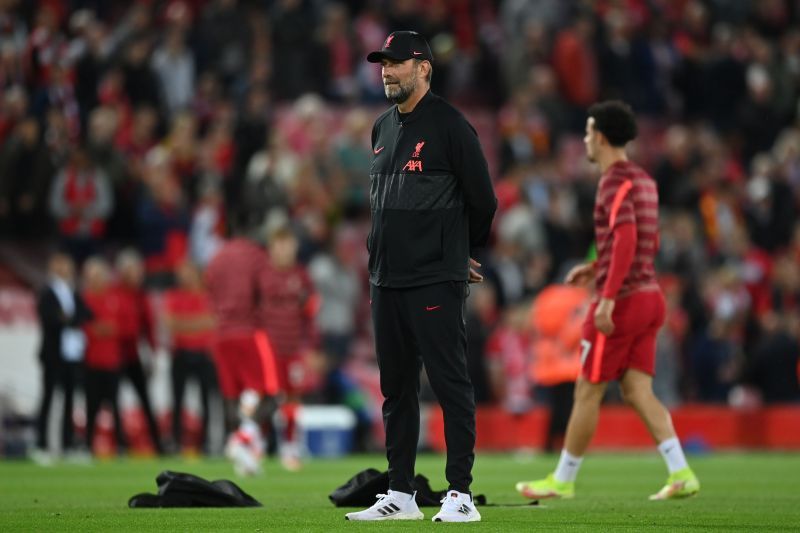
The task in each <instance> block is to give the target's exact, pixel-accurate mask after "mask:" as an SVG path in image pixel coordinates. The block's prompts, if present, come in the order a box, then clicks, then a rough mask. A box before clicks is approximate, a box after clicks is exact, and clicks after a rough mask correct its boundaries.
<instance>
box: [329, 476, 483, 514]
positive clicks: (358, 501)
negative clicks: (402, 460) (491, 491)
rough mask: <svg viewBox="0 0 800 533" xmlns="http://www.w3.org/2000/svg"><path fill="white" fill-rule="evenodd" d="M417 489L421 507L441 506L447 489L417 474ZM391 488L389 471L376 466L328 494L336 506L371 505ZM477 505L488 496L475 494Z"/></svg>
mask: <svg viewBox="0 0 800 533" xmlns="http://www.w3.org/2000/svg"><path fill="white" fill-rule="evenodd" d="M414 487H415V489H416V491H417V496H416V498H415V499H416V501H417V505H419V506H420V507H439V505H440V504H441V501H442V498H444V496H445V494H446V493H447V491H446V490H439V491H435V490H433V489H431V484H430V482H429V481H428V478H426V477H425V476H423V475H422V474H417V476H416V477H415V478H414ZM388 490H389V473H388V472H379V471H377V470H375V469H374V468H367V469H366V470H362V471H361V472H359V473H358V474H356V475H355V476H353V477H351V478H350V479H348V480H347V483H345V484H344V485H342V486H341V487H339V488H337V489H336V490H334V491H333V492H331V493H330V494H329V495H328V498H330V500H331V502H332V503H333V504H334V505H335V506H336V507H369V506H370V505H372V504H373V503H375V495H376V494H386V493H387V491H388ZM473 499H474V501H475V504H476V505H485V504H486V496H484V495H482V494H481V495H478V496H473Z"/></svg>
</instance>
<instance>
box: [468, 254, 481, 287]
mask: <svg viewBox="0 0 800 533" xmlns="http://www.w3.org/2000/svg"><path fill="white" fill-rule="evenodd" d="M480 266H481V264H480V263H478V262H477V261H475V260H474V259H473V258H471V257H470V258H469V282H470V283H480V282H482V281H483V275H481V274H479V273H478V271H477V270H475V269H476V268H478V267H480Z"/></svg>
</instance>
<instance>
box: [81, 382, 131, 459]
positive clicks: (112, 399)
mask: <svg viewBox="0 0 800 533" xmlns="http://www.w3.org/2000/svg"><path fill="white" fill-rule="evenodd" d="M118 390H119V372H116V371H110V370H95V369H91V368H87V369H86V446H87V447H88V448H89V450H90V451H91V450H92V443H93V442H94V432H95V427H96V425H97V413H98V412H99V411H100V408H101V407H102V406H103V403H106V404H107V405H108V407H109V408H110V409H111V416H112V417H113V418H114V437H115V438H116V440H117V448H118V449H119V450H122V449H125V448H126V447H127V446H128V443H127V440H126V439H125V431H124V429H123V427H122V417H121V416H120V414H119V402H118V400H117V394H118Z"/></svg>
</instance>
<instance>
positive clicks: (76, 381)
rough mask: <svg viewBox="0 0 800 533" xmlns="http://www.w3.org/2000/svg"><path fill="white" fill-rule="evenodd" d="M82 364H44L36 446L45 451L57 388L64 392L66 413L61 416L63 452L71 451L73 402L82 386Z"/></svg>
mask: <svg viewBox="0 0 800 533" xmlns="http://www.w3.org/2000/svg"><path fill="white" fill-rule="evenodd" d="M81 370H82V367H81V363H68V362H66V361H50V362H47V363H44V368H43V374H42V381H43V383H42V392H43V394H42V403H41V406H40V407H39V417H38V420H37V424H36V446H37V447H39V448H41V449H43V450H45V449H47V447H48V443H47V421H48V419H49V418H50V407H51V405H52V401H53V392H54V391H55V389H56V388H57V387H60V388H61V390H62V391H64V411H63V413H62V415H61V451H62V452H65V451H69V450H71V449H72V448H73V447H74V445H75V443H74V442H73V435H74V427H73V425H72V405H73V403H72V400H73V396H74V394H75V389H76V388H77V387H78V386H79V385H80V382H81V379H82V376H81Z"/></svg>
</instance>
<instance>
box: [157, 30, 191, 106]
mask: <svg viewBox="0 0 800 533" xmlns="http://www.w3.org/2000/svg"><path fill="white" fill-rule="evenodd" d="M152 63H153V70H154V71H155V73H156V74H157V75H158V79H159V81H160V87H161V94H162V97H163V101H164V103H165V105H166V108H167V111H168V112H169V113H170V115H174V114H175V113H176V112H177V111H182V110H184V109H186V108H187V107H189V104H191V102H192V97H193V96H194V82H195V80H194V74H195V68H194V57H193V56H192V53H191V50H189V48H188V47H187V45H186V34H185V33H184V31H183V30H181V29H179V28H175V27H173V28H170V29H169V30H168V31H167V35H166V37H165V39H164V42H163V43H162V44H161V46H159V47H158V48H156V50H155V52H153V60H152Z"/></svg>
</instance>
